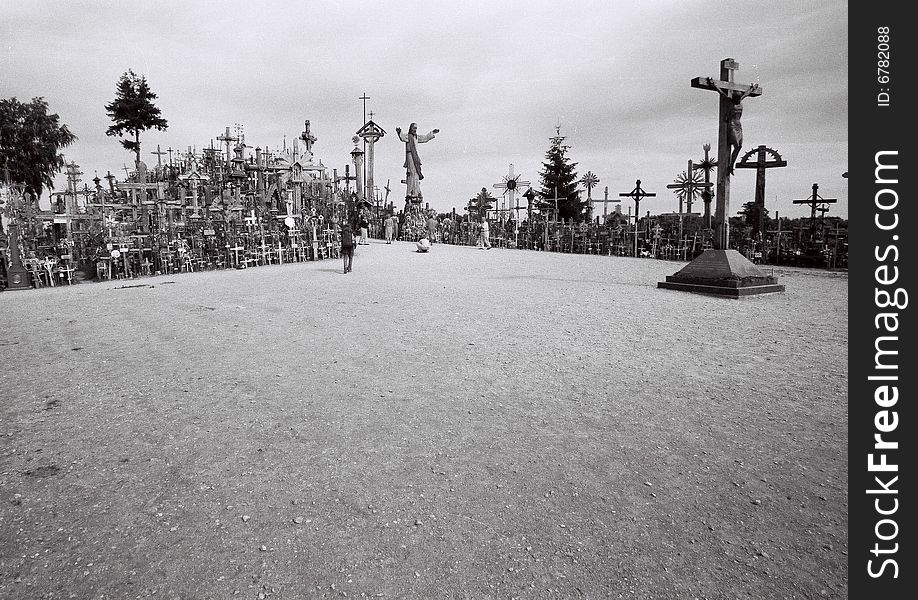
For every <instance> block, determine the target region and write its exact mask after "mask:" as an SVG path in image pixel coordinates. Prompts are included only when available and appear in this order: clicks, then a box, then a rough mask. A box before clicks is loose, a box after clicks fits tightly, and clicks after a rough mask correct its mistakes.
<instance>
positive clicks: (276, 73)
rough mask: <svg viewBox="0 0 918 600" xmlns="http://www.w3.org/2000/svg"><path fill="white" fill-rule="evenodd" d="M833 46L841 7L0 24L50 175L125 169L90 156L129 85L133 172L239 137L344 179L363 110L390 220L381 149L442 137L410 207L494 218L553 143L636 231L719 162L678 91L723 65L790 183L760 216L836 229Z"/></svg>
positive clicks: (156, 9) (112, 157) (56, 7)
mask: <svg viewBox="0 0 918 600" xmlns="http://www.w3.org/2000/svg"><path fill="white" fill-rule="evenodd" d="M847 32H848V10H847V3H845V2H829V1H826V2H822V1H800V0H793V1H787V0H779V1H772V2H762V1H761V0H756V1H745V0H740V1H732V2H715V1H709V0H697V1H687V0H678V1H671V2H670V1H658V2H646V1H645V2H632V1H627V2H621V1H617V0H616V1H609V0H606V1H595V2H578V1H571V2H558V1H557V0H555V1H550V2H546V1H538V0H535V1H534V0H526V1H522V2H505V1H500V2H498V1H495V0H490V1H486V2H479V1H477V0H462V1H452V2H437V1H427V2H422V1H419V2H413V1H412V2H407V1H404V2H357V1H353V2H351V1H347V2H336V1H334V0H325V1H322V2H309V1H298V2H293V1H290V2H280V1H273V2H272V1H260V0H259V1H249V2H236V1H219V2H216V1H213V2H201V1H192V0H189V1H186V2H180V1H175V2H164V1H158V0H146V1H144V2H134V1H131V0H119V1H117V2H116V1H102V0H84V1H75V0H61V1H42V0H36V1H35V2H0V44H2V46H3V55H2V57H0V97H2V98H10V97H17V98H19V99H20V100H23V101H27V100H29V99H31V98H32V97H35V96H43V97H45V99H46V100H47V101H48V103H49V105H50V109H51V111H52V112H55V113H57V114H59V115H60V117H61V120H62V122H63V123H66V124H67V125H68V126H69V127H70V129H71V130H72V131H73V132H74V133H75V134H76V135H77V136H78V137H79V140H78V141H77V142H76V143H75V144H73V145H72V146H70V147H68V148H67V149H66V150H65V155H66V158H67V160H68V161H69V160H74V161H76V162H77V164H79V165H80V166H81V170H82V171H83V173H84V175H83V178H84V181H86V182H88V183H90V185H92V184H91V181H90V180H91V179H92V177H93V175H94V174H95V173H98V174H99V175H104V174H105V172H106V171H108V170H111V172H112V173H115V174H116V175H119V176H123V174H124V171H123V169H122V166H123V165H124V164H128V165H130V164H131V162H132V160H133V158H132V154H130V153H128V152H127V151H126V150H124V149H123V148H122V147H121V146H120V144H119V143H118V140H117V138H114V137H107V136H105V130H106V128H107V127H108V126H109V125H110V124H111V121H110V120H109V118H108V116H107V115H106V113H105V108H104V105H105V104H106V103H108V102H110V101H111V100H112V99H114V97H115V84H116V82H117V80H118V78H119V76H120V75H121V74H122V73H124V72H125V71H127V70H128V69H133V70H134V71H135V72H136V73H138V74H142V75H144V76H146V78H147V81H148V83H149V85H150V87H151V88H152V90H153V91H154V92H155V93H156V94H157V95H158V96H159V98H158V100H157V101H156V104H157V106H159V107H160V109H161V110H162V116H163V117H164V118H165V119H167V120H168V122H169V128H168V129H167V130H166V131H164V132H158V131H151V132H146V133H143V134H141V144H142V149H143V153H144V160H145V161H146V162H147V163H148V164H155V163H156V157H155V156H152V155H150V154H149V152H151V151H153V150H155V149H156V144H160V145H161V146H162V148H163V149H166V148H168V147H171V148H174V149H185V148H187V147H188V146H194V147H196V148H197V149H198V150H200V149H201V148H202V147H205V146H208V145H209V144H210V141H211V140H212V139H214V138H216V137H217V136H218V135H220V134H221V133H222V132H223V131H224V130H225V128H226V127H231V128H232V127H233V126H234V124H236V123H240V124H242V125H243V126H244V132H245V138H246V143H247V144H248V145H250V146H253V147H254V146H260V147H262V148H264V147H270V148H272V149H274V148H280V147H281V146H282V145H283V143H284V137H285V136H286V140H287V144H291V143H292V140H293V139H294V138H295V137H297V136H298V135H299V134H300V133H301V132H302V130H303V124H304V121H305V120H306V119H309V120H310V122H311V128H312V133H313V135H315V136H316V137H317V138H318V141H317V142H316V144H315V146H314V148H313V150H314V152H315V155H316V158H317V159H321V161H322V162H323V163H324V164H325V165H326V166H327V167H329V168H330V169H331V168H336V169H338V171H339V174H343V171H344V165H345V164H346V163H347V162H349V161H350V155H349V153H350V151H351V149H352V148H353V144H352V143H351V137H352V136H353V135H354V133H355V132H356V131H357V129H358V128H360V126H361V125H362V123H363V101H361V100H360V99H359V97H360V96H361V95H363V94H364V93H366V95H368V96H369V97H370V99H369V100H368V101H367V103H366V107H367V110H368V111H373V113H374V117H373V119H374V121H376V122H377V123H378V124H379V125H380V126H381V127H383V128H384V129H385V130H386V132H387V135H386V136H385V137H384V138H382V140H380V142H378V143H377V145H376V183H377V185H378V186H379V187H380V188H382V187H383V186H385V184H386V182H387V180H388V181H389V182H390V184H389V186H390V188H391V190H392V191H391V193H390V195H389V200H394V201H395V202H396V206H397V207H399V208H401V207H402V206H403V204H404V195H405V187H404V184H401V183H400V180H401V179H403V178H404V176H405V171H404V169H403V168H402V163H403V161H404V144H402V143H401V142H399V141H398V137H397V135H396V132H395V128H396V127H401V128H402V129H405V130H407V128H408V125H409V124H410V123H411V122H417V124H418V130H419V133H426V132H428V131H430V130H431V129H434V128H438V129H440V133H439V135H438V136H437V137H436V139H434V140H432V141H430V142H428V143H426V144H423V145H420V146H419V152H420V156H421V160H422V162H423V164H424V167H423V169H424V175H425V178H424V180H423V181H422V183H421V188H422V191H423V193H424V198H425V200H426V201H427V202H429V203H430V205H431V206H432V207H433V208H436V209H437V210H439V211H441V212H446V211H448V210H451V209H452V208H453V207H455V208H456V209H457V210H458V211H462V209H463V207H464V206H465V205H466V203H467V201H468V199H469V198H471V197H472V196H474V195H475V194H476V193H477V192H478V191H479V190H480V189H481V188H482V187H487V188H488V189H490V190H491V191H492V193H494V195H495V196H499V195H500V192H499V191H498V190H494V189H493V188H492V186H493V184H495V183H498V182H500V181H501V180H502V178H503V176H504V175H506V174H507V170H508V167H509V165H510V164H511V163H512V164H513V165H514V168H515V170H516V172H517V173H520V174H522V179H524V180H529V181H531V182H532V183H533V185H534V186H536V187H537V184H538V181H539V171H540V169H541V166H542V162H543V161H544V160H545V152H546V151H547V149H548V147H549V138H550V137H552V136H553V135H554V134H555V127H556V125H558V124H559V123H560V126H561V134H562V135H565V136H567V140H566V142H565V143H566V144H567V145H569V146H570V150H569V151H568V156H569V157H570V158H571V159H572V160H573V161H574V162H576V163H577V167H576V170H577V173H578V175H583V174H584V173H585V172H587V171H592V172H593V173H595V174H596V175H597V176H598V177H599V179H600V183H599V185H598V186H597V187H596V188H595V189H594V190H593V197H594V199H595V198H601V197H602V195H603V188H604V187H605V186H608V188H609V197H610V198H615V199H618V195H619V193H621V192H628V191H630V190H631V189H632V188H633V187H634V182H635V180H636V179H641V181H642V187H643V188H644V189H645V190H646V191H648V192H655V193H656V194H657V196H656V198H647V199H645V200H644V201H643V202H642V203H641V212H642V213H644V212H645V210H649V211H651V212H652V213H660V212H667V211H674V210H676V208H677V201H676V197H675V195H674V194H673V193H672V190H668V189H666V187H665V186H666V185H667V184H669V183H672V182H673V180H674V179H675V178H676V177H677V176H678V175H679V174H680V173H681V172H682V171H683V170H684V169H685V168H686V166H687V162H688V160H689V159H694V160H700V159H701V157H702V156H703V150H702V144H705V143H710V144H712V146H713V147H714V148H713V149H712V154H713V155H714V156H716V142H717V106H718V98H717V95H716V94H715V93H714V92H710V91H704V90H698V89H693V88H691V87H690V85H689V82H690V80H691V79H692V78H693V77H697V76H703V77H706V76H713V77H715V78H716V77H717V76H718V69H719V63H720V61H721V60H722V59H723V58H727V57H731V58H734V59H735V60H736V61H738V62H739V71H738V72H737V74H736V81H737V82H739V83H758V84H759V85H760V86H762V88H763V89H764V93H763V94H762V95H761V96H759V97H755V98H749V99H747V100H746V101H744V103H743V105H744V108H745V111H744V114H743V131H744V144H743V149H744V152H745V151H747V150H751V149H753V148H755V147H756V146H758V145H760V144H764V145H766V146H768V147H770V148H773V149H775V150H777V151H778V152H779V153H780V154H781V155H782V156H783V158H784V159H785V160H787V162H788V166H787V167H786V168H780V169H770V170H769V171H768V172H767V176H766V207H767V208H768V209H769V211H770V212H771V215H772V216H774V211H776V210H777V211H779V212H780V214H781V215H782V216H803V215H809V208H808V207H806V206H800V205H793V204H792V200H795V199H803V198H807V197H809V196H810V194H811V192H812V185H813V184H814V183H818V184H819V193H820V195H821V196H823V197H824V198H837V199H838V203H837V204H833V205H832V207H831V209H830V212H829V213H828V214H829V215H840V216H844V217H847V216H848V193H847V192H848V188H847V179H844V178H843V177H842V173H844V172H846V171H847V170H848V164H847V163H848V139H847V138H848V53H847V47H848V40H847ZM64 185H65V179H64V178H63V177H59V178H58V189H63V187H64ZM754 186H755V171H754V170H751V169H749V170H747V169H743V170H737V172H736V175H735V176H734V177H733V178H732V187H731V214H732V213H735V212H736V211H737V210H738V209H739V208H740V206H741V205H742V203H743V202H745V201H749V200H752V199H753V197H754ZM383 193H385V192H383ZM43 196H44V197H43V200H44V201H43V204H46V203H47V194H44V195H43ZM629 206H632V204H631V202H630V200H629V201H627V202H625V203H623V205H622V209H623V210H624V211H626V212H627V209H628V207H629ZM699 206H700V205H699ZM597 208H598V210H599V211H600V212H601V211H602V206H601V204H600V205H598V207H597ZM610 209H611V205H610ZM696 210H697V208H696Z"/></svg>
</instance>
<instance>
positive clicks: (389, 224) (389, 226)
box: [385, 215, 398, 244]
mask: <svg viewBox="0 0 918 600" xmlns="http://www.w3.org/2000/svg"><path fill="white" fill-rule="evenodd" d="M397 223H398V221H396V220H395V215H389V216H388V217H386V220H385V225H386V243H387V244H391V243H392V238H393V237H394V236H395V227H396V224H397Z"/></svg>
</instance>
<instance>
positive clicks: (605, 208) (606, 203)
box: [590, 186, 609, 225]
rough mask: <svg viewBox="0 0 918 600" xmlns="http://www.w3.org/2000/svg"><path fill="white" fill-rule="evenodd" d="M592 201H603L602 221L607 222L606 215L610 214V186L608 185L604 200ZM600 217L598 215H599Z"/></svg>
mask: <svg viewBox="0 0 918 600" xmlns="http://www.w3.org/2000/svg"><path fill="white" fill-rule="evenodd" d="M590 202H602V223H603V225H605V223H606V215H608V208H609V186H606V189H605V193H604V194H603V199H602V200H592V199H591V200H590ZM597 218H598V217H597Z"/></svg>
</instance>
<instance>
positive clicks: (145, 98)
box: [105, 70, 169, 162]
mask: <svg viewBox="0 0 918 600" xmlns="http://www.w3.org/2000/svg"><path fill="white" fill-rule="evenodd" d="M155 99H156V94H154V93H153V92H152V91H151V90H150V86H149V85H147V78H146V77H141V76H138V75H136V74H135V73H134V71H131V70H128V72H127V73H124V74H123V75H122V76H121V78H120V79H119V80H118V86H117V88H116V90H115V99H114V100H113V101H112V102H111V103H109V104H106V105H105V110H106V112H107V113H108V116H109V117H111V119H112V121H114V122H115V124H114V125H112V126H110V127H109V128H108V129H107V130H106V132H105V135H112V136H115V135H122V134H124V133H125V132H127V133H129V134H131V135H133V137H134V139H133V140H130V139H123V140H121V145H122V146H124V148H125V149H126V150H129V151H131V152H134V154H135V155H136V156H137V162H140V132H141V131H146V130H147V129H151V128H156V129H158V130H160V131H163V130H165V129H166V128H167V127H168V126H169V124H168V123H167V122H166V120H165V119H163V118H162V117H161V116H160V111H159V109H158V108H157V107H156V106H154V104H153V100H155Z"/></svg>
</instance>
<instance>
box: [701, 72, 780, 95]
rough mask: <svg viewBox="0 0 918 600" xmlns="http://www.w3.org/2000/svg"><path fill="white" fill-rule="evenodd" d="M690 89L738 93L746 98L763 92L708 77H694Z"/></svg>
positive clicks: (756, 87) (758, 89)
mask: <svg viewBox="0 0 918 600" xmlns="http://www.w3.org/2000/svg"><path fill="white" fill-rule="evenodd" d="M692 87H693V88H698V89H701V90H711V91H714V92H721V93H726V92H740V93H743V94H746V95H747V96H761V95H762V92H763V91H764V90H762V87H761V86H755V87H754V88H753V87H752V86H750V85H743V84H740V83H733V82H732V81H721V80H719V79H711V78H710V77H695V78H694V79H692Z"/></svg>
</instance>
